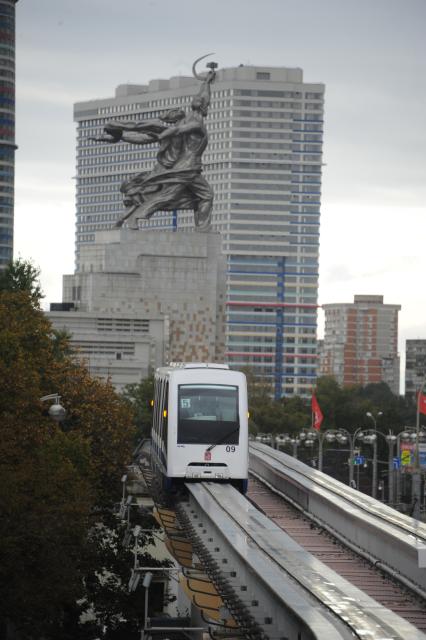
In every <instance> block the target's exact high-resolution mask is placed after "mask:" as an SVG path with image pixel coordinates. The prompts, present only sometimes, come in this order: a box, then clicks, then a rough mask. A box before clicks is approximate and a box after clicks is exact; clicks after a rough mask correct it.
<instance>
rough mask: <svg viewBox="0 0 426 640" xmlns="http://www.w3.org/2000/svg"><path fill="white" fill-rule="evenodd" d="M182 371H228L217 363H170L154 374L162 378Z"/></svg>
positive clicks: (226, 366)
mask: <svg viewBox="0 0 426 640" xmlns="http://www.w3.org/2000/svg"><path fill="white" fill-rule="evenodd" d="M182 369H221V370H222V371H223V370H226V371H229V366H228V365H227V364H219V363H217V362H171V363H170V364H169V366H168V367H159V368H158V369H157V370H156V374H157V375H163V376H164V375H169V374H170V373H172V372H173V371H176V370H182Z"/></svg>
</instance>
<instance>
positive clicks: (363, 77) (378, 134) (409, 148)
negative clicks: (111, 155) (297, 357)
mask: <svg viewBox="0 0 426 640" xmlns="http://www.w3.org/2000/svg"><path fill="white" fill-rule="evenodd" d="M16 8H17V9H16V13H17V80H16V86H17V91H16V93H17V110H16V118H17V127H16V128H17V136H16V137H17V144H18V146H19V149H18V151H17V152H16V204H15V256H16V257H17V256H18V255H20V256H21V257H23V258H31V259H33V260H34V262H35V264H36V265H38V266H39V267H40V268H41V270H42V278H41V280H42V287H43V290H44V292H45V294H46V304H48V303H49V302H52V301H60V300H61V297H62V296H61V292H62V274H64V273H72V272H73V268H74V259H73V254H74V181H73V176H74V175H75V125H74V123H73V116H72V110H73V103H74V102H78V101H82V100H89V99H93V98H104V97H110V96H112V95H113V94H114V90H115V87H116V86H117V85H119V84H123V83H126V82H131V83H138V84H142V83H145V82H147V81H148V80H150V79H152V78H158V77H163V78H168V77H170V76H173V75H179V74H184V75H189V74H190V70H191V65H192V62H193V60H194V59H195V58H197V57H199V56H200V55H202V54H203V53H206V52H208V51H215V52H216V55H215V59H216V60H217V61H218V63H219V66H220V67H232V66H237V65H238V64H240V63H243V64H253V65H272V66H290V67H295V66H297V67H301V68H302V69H303V70H304V78H305V80H306V81H307V82H324V83H325V85H326V95H325V136H324V163H325V166H324V173H323V197H322V216H321V257H320V303H321V304H324V303H329V302H350V301H352V300H353V296H354V294H357V293H360V294H367V293H372V294H383V295H384V296H385V302H388V303H393V304H401V305H402V310H401V313H400V350H401V352H403V350H405V339H406V338H417V337H423V338H426V294H425V291H424V289H423V277H424V274H425V264H426V260H425V257H424V254H425V251H426V247H425V239H426V238H425V236H426V218H425V202H426V157H425V156H426V127H425V115H426V37H425V25H426V0H292V1H289V0H262V2H259V1H255V0H215V1H212V0H209V1H208V2H206V1H205V0H198V1H195V0H180V1H179V2H175V1H174V0H173V1H172V0H163V1H162V2H160V1H158V0H149V1H148V0H120V2H117V1H116V0H20V1H19V2H18V4H17V5H16Z"/></svg>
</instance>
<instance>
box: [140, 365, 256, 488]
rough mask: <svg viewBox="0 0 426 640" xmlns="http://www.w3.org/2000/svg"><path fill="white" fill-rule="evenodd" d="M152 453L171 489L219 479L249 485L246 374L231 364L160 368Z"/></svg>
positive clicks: (157, 372) (243, 486) (154, 414)
mask: <svg viewBox="0 0 426 640" xmlns="http://www.w3.org/2000/svg"><path fill="white" fill-rule="evenodd" d="M151 435H152V444H151V451H152V453H151V456H152V463H153V468H154V472H155V473H156V474H160V475H161V479H162V485H163V488H164V489H165V490H166V491H168V490H171V489H172V487H174V486H176V485H178V484H181V483H183V482H190V481H196V480H215V481H222V482H230V483H232V484H233V485H234V486H236V487H237V488H238V489H239V490H240V491H241V492H243V493H245V491H246V490H247V477H248V408H247V384H246V377H245V375H244V374H243V373H241V372H240V371H232V370H230V369H229V367H228V366H227V365H225V364H207V363H186V364H176V365H172V366H169V367H161V368H159V369H157V371H156V374H155V387H154V411H153V419H152V432H151Z"/></svg>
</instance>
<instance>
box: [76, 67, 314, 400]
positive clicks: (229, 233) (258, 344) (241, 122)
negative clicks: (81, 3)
mask: <svg viewBox="0 0 426 640" xmlns="http://www.w3.org/2000/svg"><path fill="white" fill-rule="evenodd" d="M198 88H199V82H197V81H196V80H195V79H194V78H190V77H174V78H170V79H169V80H152V81H151V82H149V84H147V85H122V86H119V87H118V88H117V90H116V94H115V97H113V98H107V99H103V100H91V101H88V102H84V103H78V104H76V105H75V109H74V118H75V121H76V122H77V176H76V179H77V180H76V185H77V194H76V195H77V202H76V214H77V215H76V267H77V271H78V270H79V268H80V254H81V249H82V247H84V246H86V245H90V244H92V243H94V242H95V232H97V231H100V230H106V229H110V228H111V227H112V226H113V225H114V223H115V221H116V220H117V219H118V218H119V217H120V216H121V215H122V213H123V205H122V202H121V194H120V184H121V183H122V181H123V180H124V179H126V178H128V177H129V176H130V175H133V174H134V173H137V172H143V171H149V170H150V169H152V167H153V165H154V162H155V159H156V152H157V147H156V145H153V144H150V145H148V146H143V147H142V146H138V145H129V144H126V143H122V142H119V143H117V144H102V143H96V142H93V140H91V138H94V137H98V136H99V135H100V134H101V133H102V131H103V127H104V125H105V124H106V123H107V122H108V121H109V120H111V119H122V120H129V121H131V120H134V121H139V120H147V119H149V118H155V117H158V116H159V115H161V114H163V113H164V112H165V111H167V110H168V109H170V108H175V107H180V108H184V109H190V103H191V100H192V98H193V97H194V95H195V94H196V93H197V91H198ZM323 109H324V85H322V84H318V83H314V84H312V83H305V82H304V81H303V72H302V70H301V69H297V68H285V67H254V66H243V65H241V66H239V67H235V68H230V69H222V70H219V71H218V73H217V77H216V80H215V83H214V84H213V86H212V97H211V104H210V108H209V114H208V117H207V119H206V125H207V129H208V133H209V146H208V147H207V150H206V152H205V154H204V167H205V168H204V173H205V176H206V178H207V179H208V181H209V182H210V184H211V185H212V187H213V189H214V193H215V200H214V211H213V229H214V230H215V231H219V232H220V233H221V235H222V249H223V252H224V254H225V256H226V261H227V275H226V354H225V357H226V360H227V361H228V362H229V364H230V365H231V366H233V367H235V368H241V367H245V366H250V367H251V368H253V369H254V370H255V372H257V373H258V374H259V375H260V376H262V378H264V379H266V380H268V381H269V382H270V383H271V385H272V387H273V390H274V394H275V397H281V395H283V394H284V395H291V394H302V395H304V394H305V395H308V394H309V393H310V389H311V386H312V382H313V380H314V379H315V377H316V326H317V289H318V252H319V221H320V199H321V166H322V142H323ZM143 226H145V227H148V228H150V229H157V230H160V231H161V230H170V229H177V230H178V231H179V230H180V229H182V230H190V229H192V228H193V214H192V212H188V211H179V212H178V214H177V216H176V215H174V214H173V213H171V212H160V213H157V214H155V215H154V216H153V218H151V220H150V221H148V222H145V223H143ZM134 233H143V231H136V232H134Z"/></svg>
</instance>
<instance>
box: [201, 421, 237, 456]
mask: <svg viewBox="0 0 426 640" xmlns="http://www.w3.org/2000/svg"><path fill="white" fill-rule="evenodd" d="M239 430H240V425H238V427H237V428H236V429H232V431H230V432H229V433H227V434H226V435H224V436H223V438H221V439H220V440H218V441H217V442H215V443H214V444H211V445H210V446H209V447H207V449H206V451H211V450H212V449H214V448H215V447H216V446H217V445H218V444H222V442H224V441H225V440H227V439H228V438H229V437H230V436H232V435H234V433H237V431H239Z"/></svg>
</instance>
